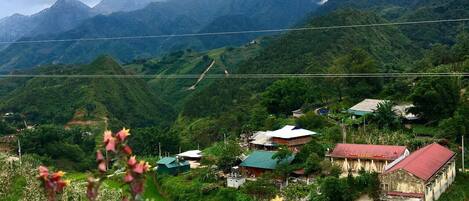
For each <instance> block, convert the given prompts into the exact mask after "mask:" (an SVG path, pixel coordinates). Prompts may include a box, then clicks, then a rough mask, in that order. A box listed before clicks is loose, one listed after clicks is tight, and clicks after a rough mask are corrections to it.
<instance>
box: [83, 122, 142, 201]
mask: <svg viewBox="0 0 469 201" xmlns="http://www.w3.org/2000/svg"><path fill="white" fill-rule="evenodd" d="M129 135H130V133H129V130H128V129H125V128H124V129H122V130H121V131H119V132H118V133H116V134H113V133H112V132H111V131H105V132H104V139H103V146H102V147H101V148H100V149H98V150H97V151H96V162H97V165H98V172H97V173H96V174H95V175H94V176H91V177H89V178H88V186H87V197H88V199H89V200H91V201H95V200H96V198H97V197H98V194H99V188H100V186H101V184H102V183H103V182H104V181H105V180H106V179H109V178H113V177H116V176H121V179H122V181H123V182H124V185H123V186H122V188H123V191H124V192H123V197H122V200H124V201H127V200H129V201H136V200H143V198H142V193H143V190H144V184H145V173H147V172H148V171H150V168H151V167H150V165H149V164H148V162H145V161H137V157H136V156H132V148H130V146H128V145H127V142H128V141H127V139H128V136H129ZM103 153H104V154H103Z"/></svg>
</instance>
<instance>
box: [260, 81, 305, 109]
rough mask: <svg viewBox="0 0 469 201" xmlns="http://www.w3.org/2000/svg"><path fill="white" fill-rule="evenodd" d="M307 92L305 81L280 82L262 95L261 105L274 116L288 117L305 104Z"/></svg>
mask: <svg viewBox="0 0 469 201" xmlns="http://www.w3.org/2000/svg"><path fill="white" fill-rule="evenodd" d="M307 92H308V90H307V86H306V84H305V82H304V81H303V80H300V79H286V80H279V81H276V82H274V83H273V84H272V85H271V86H269V87H268V88H267V90H266V91H265V92H264V93H263V94H262V100H261V103H262V105H264V106H265V107H266V108H267V110H268V111H269V112H270V113H272V114H285V115H288V114H290V113H291V111H293V110H296V109H298V108H300V107H301V106H302V105H303V104H304V103H305V101H306V95H307V94H308V93H307Z"/></svg>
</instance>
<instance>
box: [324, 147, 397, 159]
mask: <svg viewBox="0 0 469 201" xmlns="http://www.w3.org/2000/svg"><path fill="white" fill-rule="evenodd" d="M405 151H406V147H404V146H389V145H368V144H337V145H336V146H335V148H334V150H332V152H331V154H330V156H331V157H334V158H354V159H358V158H359V159H373V160H388V161H390V160H395V159H397V158H399V157H400V156H401V155H403V154H404V153H405Z"/></svg>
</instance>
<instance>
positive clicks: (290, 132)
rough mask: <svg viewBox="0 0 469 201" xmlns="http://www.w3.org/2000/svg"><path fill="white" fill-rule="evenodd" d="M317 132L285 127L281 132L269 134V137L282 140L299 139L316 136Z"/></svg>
mask: <svg viewBox="0 0 469 201" xmlns="http://www.w3.org/2000/svg"><path fill="white" fill-rule="evenodd" d="M316 134H317V133H316V132H313V131H309V130H306V129H302V128H297V127H296V126H285V127H283V128H281V129H279V130H276V131H272V132H268V133H267V136H270V137H276V138H282V139H291V138H297V137H305V136H311V135H316Z"/></svg>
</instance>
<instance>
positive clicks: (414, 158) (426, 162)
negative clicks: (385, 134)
mask: <svg viewBox="0 0 469 201" xmlns="http://www.w3.org/2000/svg"><path fill="white" fill-rule="evenodd" d="M454 155H455V153H454V152H452V151H451V150H449V149H447V148H446V147H443V146H441V145H439V144H436V143H433V144H430V145H428V146H426V147H424V148H421V149H419V150H417V151H415V152H414V153H412V154H411V155H410V156H408V157H407V158H405V159H404V160H402V161H401V162H399V163H397V164H396V165H395V166H393V167H392V168H390V169H389V170H387V171H386V172H385V174H387V173H391V172H393V171H395V170H404V171H407V172H409V173H411V174H413V175H414V176H416V177H418V178H420V179H422V180H424V181H428V180H430V179H431V178H432V177H433V175H435V174H436V173H437V172H438V171H439V170H440V169H441V168H442V167H443V166H444V165H445V164H446V163H447V162H448V161H449V160H451V159H452V158H453V157H454Z"/></svg>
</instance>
